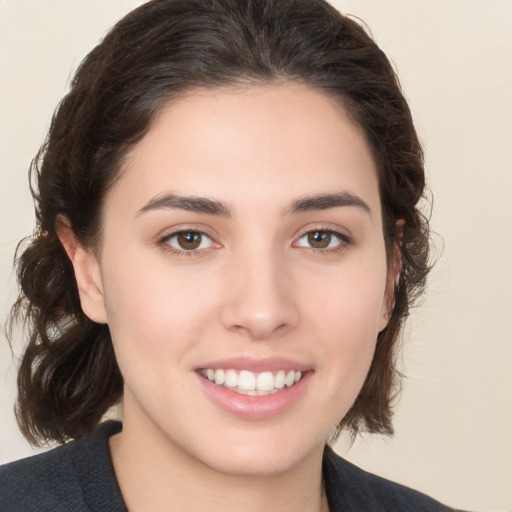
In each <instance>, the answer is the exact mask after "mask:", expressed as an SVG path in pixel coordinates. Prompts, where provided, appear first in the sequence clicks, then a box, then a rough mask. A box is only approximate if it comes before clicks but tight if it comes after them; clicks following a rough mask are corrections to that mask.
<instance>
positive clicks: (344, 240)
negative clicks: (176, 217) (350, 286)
mask: <svg viewBox="0 0 512 512" xmlns="http://www.w3.org/2000/svg"><path fill="white" fill-rule="evenodd" d="M313 233H323V234H325V235H328V236H331V237H335V238H337V239H338V242H339V243H338V244H337V245H336V246H335V247H326V248H315V247H307V246H303V245H297V244H298V243H299V242H300V241H301V240H302V239H303V238H305V237H307V236H309V235H311V234H313ZM181 234H194V235H200V236H201V237H206V238H207V239H209V240H210V242H211V244H212V245H213V244H215V242H214V241H213V239H212V238H211V237H210V236H209V235H208V234H207V233H205V232H204V231H201V230H198V229H180V230H178V231H173V232H172V233H170V234H168V235H166V236H164V237H163V238H161V239H160V240H159V241H158V245H160V246H161V247H162V249H163V250H164V251H167V252H170V253H172V254H176V255H178V256H185V257H191V256H202V255H203V254H204V251H208V250H209V249H210V248H211V247H206V248H200V247H198V248H194V249H190V250H187V249H177V248H176V247H173V246H172V245H170V241H171V240H172V239H173V238H175V237H178V236H179V235H181ZM202 243H203V240H201V242H200V245H201V244H202ZM329 243H330V241H329ZM351 243H352V240H351V239H350V237H348V236H347V235H345V234H343V233H340V232H339V231H335V230H333V229H330V228H325V227H318V228H314V229H309V230H308V231H306V232H304V233H303V234H302V235H301V236H300V237H299V238H298V239H297V241H296V242H294V243H293V246H294V247H299V248H304V249H307V250H309V251H311V252H312V253H313V254H322V255H324V256H326V255H329V254H335V253H339V252H341V251H344V250H346V249H347V247H348V246H349V245H351Z"/></svg>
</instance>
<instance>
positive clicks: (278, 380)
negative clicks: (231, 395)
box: [198, 368, 302, 396]
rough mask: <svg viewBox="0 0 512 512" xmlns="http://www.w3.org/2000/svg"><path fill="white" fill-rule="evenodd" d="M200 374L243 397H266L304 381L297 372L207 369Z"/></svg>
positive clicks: (199, 371) (200, 371)
mask: <svg viewBox="0 0 512 512" xmlns="http://www.w3.org/2000/svg"><path fill="white" fill-rule="evenodd" d="M198 373H199V374H200V375H202V376H203V377H204V378H205V379H208V380H209V381H210V382H212V383H214V384H216V385H217V386H221V387H223V388H226V389H229V390H230V391H234V392H235V393H239V394H241V395H249V396H265V395H271V394H273V393H277V392H278V391H280V390H282V389H284V388H285V387H286V388H289V387H292V386H294V385H295V384H296V383H297V382H299V381H300V380H301V379H302V372H301V371H298V370H297V371H295V370H289V371H286V370H278V371H275V372H271V371H265V372H261V373H255V372H251V371H249V370H241V371H240V372H237V371H236V370H232V369H228V370H223V369H219V368H217V369H213V368H205V369H201V370H198Z"/></svg>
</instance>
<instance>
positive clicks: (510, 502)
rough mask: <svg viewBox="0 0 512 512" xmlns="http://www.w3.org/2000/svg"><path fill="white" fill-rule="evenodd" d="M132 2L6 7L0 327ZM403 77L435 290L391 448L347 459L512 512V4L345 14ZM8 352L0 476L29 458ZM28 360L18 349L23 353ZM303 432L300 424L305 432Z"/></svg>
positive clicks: (388, 442)
mask: <svg viewBox="0 0 512 512" xmlns="http://www.w3.org/2000/svg"><path fill="white" fill-rule="evenodd" d="M140 3H141V2H140V1H139V2H137V1H134V0H108V1H105V0H88V1H87V2H78V1H76V0H44V1H41V0H0V319H1V320H2V321H3V320H4V319H5V317H6V315H7V312H8V310H9V307H10V304H11V303H12V301H13V300H14V298H15V290H16V288H15V279H14V276H13V272H12V257H13V253H14V250H15V247H16V244H17V242H18V241H19V240H20V239H21V238H22V237H23V236H25V235H28V234H30V233H31V232H32V230H33V222H34V221H33V209H32V202H31V198H30V194H29V191H28V186H27V169H28V165H29V162H30V160H31V158H32V157H33V156H34V154H35V152H36V151H37V149H38V147H39V145H40V144H41V142H42V141H43V138H44V135H45V131H46V129H47V127H48V124H49V120H50V117H51V114H52V112H53V109H54V108H55V106H56V104H57V102H58V101H59V99H60V98H61V97H62V95H63V94H64V92H65V91H66V88H67V85H68V82H69V78H70V76H71V72H70V70H71V69H75V68H76V66H77V64H78V63H79V62H80V60H81V59H82V58H83V57H84V56H85V54H86V52H87V51H88V50H90V49H91V48H92V47H93V45H94V44H95V43H96V42H97V41H98V40H99V38H100V37H101V36H102V35H103V34H104V33H105V31H106V30H107V29H108V28H109V27H110V26H111V25H112V23H113V22H114V21H115V20H117V19H118V18H119V17H120V16H121V15H123V14H124V13H126V12H127V11H128V10H130V9H131V8H132V7H134V6H136V5H138V4H140ZM333 4H334V5H335V6H336V7H338V8H339V9H340V10H342V11H343V12H346V13H351V14H354V15H356V16H358V17H360V18H362V19H363V20H364V21H365V22H366V23H367V24H368V25H369V26H370V27H371V30H372V33H373V35H374V37H375V38H376V40H377V42H378V43H379V45H380V46H381V47H382V48H383V50H384V51H385V52H386V53H387V54H388V56H389V57H390V58H391V60H392V61H393V62H394V63H395V65H396V67H397V69H398V73H399V76H400V78H401V81H402V84H403V88H404V90H405V93H406V96H407V97H408V98H409V100H410V103H411V107H412V110H413V115H414V116H415V119H416V125H417V129H418V132H419V134H420V137H421V139H422V141H423V143H424V145H425V150H426V162H427V173H428V178H429V182H430V186H431V188H432V190H433V193H434V197H435V201H434V213H433V216H432V227H433V229H434V230H435V231H436V232H438V233H439V234H440V235H442V238H443V239H444V243H442V242H441V241H440V240H439V239H438V241H437V247H438V250H437V252H438V254H440V253H441V249H442V247H443V246H444V250H443V251H442V254H441V255H440V258H439V261H438V263H437V265H436V267H435V270H434V271H433V274H432V278H431V282H430V291H429V294H428V296H427V299H426V301H425V303H424V304H423V306H422V308H421V310H419V311H417V312H415V313H414V314H413V317H412V319H411V322H410V323H409V327H408V328H407V329H406V332H405V337H404V350H403V356H402V363H403V370H404V373H405V374H406V379H405V380H404V389H403V393H402V397H401V400H400V402H399V403H398V405H397V407H396V420H395V428H396V435H395V437H394V438H392V439H389V438H379V437H372V436H364V437H363V438H361V439H359V440H357V441H356V443H355V445H354V446H353V447H352V448H351V449H350V450H348V451H347V446H348V442H347V440H346V439H342V440H341V441H340V442H339V443H338V445H337V449H338V451H339V452H340V453H342V454H343V455H344V456H346V457H347V458H349V459H351V460H353V461H355V462H356V463H357V464H359V465H361V466H362V467H364V468H366V469H368V470H371V471H373V472H376V473H378V474H381V475H383V476H387V477H388V478H391V479H393V480H396V481H399V482H402V483H405V484H408V485H410V486H412V487H415V488H417V489H420V490H422V491H424V492H427V493H429V494H431V495H433V496H435V497H437V498H438V499H439V500H441V501H444V502H446V503H448V504H450V505H452V506H456V507H460V508H466V509H471V510H507V509H508V510H511V509H512V441H511V434H512V402H511V398H510V397H511V394H512V371H511V369H510V368H511V366H512V339H511V338H512V336H511V333H510V328H509V324H510V318H511V317H512V270H511V268H512V169H511V167H512V164H511V162H512V150H511V148H512V99H511V98H512V97H511V92H510V91H511V89H512V56H511V50H512V29H511V27H512V1H511V0H492V1H491V2H484V1H483V0H464V1H463V0H414V1H411V0H388V1H386V2H383V1H382V0H338V1H335V2H333ZM0 336H2V338H1V340H0V358H1V360H0V462H6V461H9V460H12V459H16V458H20V457H22V456H26V455H29V454H31V453H32V449H31V448H30V446H29V445H28V444H27V443H26V442H25V441H24V440H23V438H22V437H21V435H20V434H19V433H18V431H17V427H16V424H15V420H14V416H13V413H12V406H13V402H14V396H15V363H14V362H13V361H12V360H11V353H10V350H9V347H8V344H7V341H5V339H4V337H3V335H0ZM15 349H16V347H15ZM297 428H300V425H298V426H297Z"/></svg>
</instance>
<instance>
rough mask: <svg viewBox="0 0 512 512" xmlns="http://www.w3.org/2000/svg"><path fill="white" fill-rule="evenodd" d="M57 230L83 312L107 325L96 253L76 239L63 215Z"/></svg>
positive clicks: (59, 219) (60, 217) (59, 217)
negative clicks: (71, 267)
mask: <svg viewBox="0 0 512 512" xmlns="http://www.w3.org/2000/svg"><path fill="white" fill-rule="evenodd" d="M55 229H56V231H57V236H58V237H59V240H60V243H61V244H62V246H63V247H64V250H65V251H66V254H67V255H68V257H69V259H70V260H71V263H72V264H73V268H74V270H75V279H76V284H77V287H78V292H79V294H80V303H81V305H82V310H83V312H84V313H85V314H86V315H87V316H88V317H89V318H90V319H91V320H92V321H93V322H97V323H100V324H106V323H107V313H106V309H105V301H104V295H103V282H102V278H101V268H100V264H99V261H98V258H97V257H96V255H95V254H94V251H93V250H92V249H90V248H88V247H85V246H84V245H83V244H82V243H81V242H80V241H79V240H78V238H77V237H76V235H75V233H74V231H73V229H72V228H71V223H70V222H69V220H68V219H67V218H66V217H64V216H63V215H58V216H57V220H56V222H55Z"/></svg>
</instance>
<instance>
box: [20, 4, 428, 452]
mask: <svg viewBox="0 0 512 512" xmlns="http://www.w3.org/2000/svg"><path fill="white" fill-rule="evenodd" d="M283 81H295V82H299V83H302V84H306V85H308V86H310V87H312V88H315V89H316V90H319V91H320V92H323V93H325V94H328V95H329V96H331V97H334V98H336V99H337V100H338V101H339V103H340V104H341V105H342V106H343V108H344V109H345V110H346V111H347V112H348V113H349V115H350V116H351V117H352V119H353V120H354V121H355V122H356V123H357V124H358V125H359V126H360V127H361V128H362V130H363V131H364V133H365V135H366V137H367V140H368V142H369V145H370V147H371V150H372V152H373V156H374V159H375V162H376V166H377V169H378V177H379V185H380V195H381V201H382V210H383V231H384V237H385V241H386V248H387V254H388V261H391V258H392V257H393V254H394V253H395V251H396V247H400V253H401V273H400V280H399V283H398V285H397V287H396V290H395V306H394V310H393V312H392V315H391V318H390V321H389V323H388V325H387V327H386V328H385V329H384V330H383V331H382V332H381V333H380V334H379V336H378V340H377V347H376V351H375V356H374V358H373V362H372V364H371V368H370V370H369V373H368V376H367V378H366V381H365V383H364V385H363V388H362V389H361V391H360V393H359V395H358V397H357V399H356V400H355V403H354V404H353V406H352V408H351V409H350V410H349V412H348V413H347V414H346V416H345V417H344V418H343V420H342V421H341V423H340V424H339V425H338V427H337V429H336V430H335V432H334V436H333V437H336V435H337V434H338V433H339V432H340V431H341V429H348V430H349V431H351V432H352V433H353V434H355V433H357V432H359V431H368V432H373V433H377V432H378V433H384V434H391V433H392V431H393V429H392V423H391V418H392V403H393V398H394V397H395V395H396V394H397V391H398V390H399V381H400V378H399V377H400V375H399V373H398V372H397V370H396V365H395V359H396V351H397V342H398V339H399V334H400V330H401V326H402V325H403V322H404V320H405V318H406V317H407V315H408V312H409V308H410V306H411V305H412V304H413V302H414V300H415V299H417V298H418V297H419V296H420V295H421V293H422V291H423V290H424V286H425V280H426V276H427V274H428V270H429V265H428V248H429V229H428V222H427V220H426V219H425V217H424V216H423V215H422V213H421V211H420V209H419V207H418V202H419V201H420V199H421V198H422V196H423V195H424V187H425V180H424V168H423V154H422V149H421V145H420V143H419V141H418V137H417V135H416V132H415V129H414V125H413V122H412V118H411V113H410V110H409V107H408V105H407V102H406V100H405V98H404V96H403V94H402V92H401V89H400V85H399V82H398V79H397V77H396V75H395V72H394V70H393V67H392V66H391V65H390V63H389V61H388V59H387V58H386V56H385V55H384V53H383V52H382V51H381V50H380V49H379V48H378V46H377V45H376V43H375V42H374V41H373V39H372V38H371V37H370V36H369V35H368V33H367V32H366V31H365V29H364V28H363V27H362V26H361V25H359V24H358V23H357V22H356V21H354V20H352V19H351V18H349V17H347V16H344V15H342V14H340V13H339V12H338V11H336V10H335V9H334V8H333V7H332V6H330V5H329V4H328V3H327V2H325V1H323V0H152V1H150V2H147V3H145V4H143V5H142V6H140V7H139V8H137V9H135V10H134V11H132V12H130V13H129V14H128V15H127V16H125V17H124V18H123V19H122V20H120V21H119V22H118V23H117V24H116V25H115V26H114V27H113V29H112V30H111V31H110V32H109V33H108V34H107V35H106V36H105V37H104V39H103V40H102V41H101V43H100V44H99V45H98V46H97V47H96V48H94V49H93V50H92V51H91V52H90V53H89V55H88V56H87V57H86V58H85V60H84V61H83V62H82V64H81V65H80V67H79V69H78V70H77V72H76V74H75V76H74V79H73V80H72V83H71V87H70V90H69V92H68V93H67V95H66V96H65V97H64V98H63V100H62V101H61V103H60V105H59V106H58V108H57V110H56V112H55V114H54V116H53V119H52V123H51V127H50V129H49V133H48V136H47V138H46V141H45V142H44V144H43V146H42V147H41V149H40V151H39V152H38V154H37V156H36V157H35V159H34V160H33V162H32V166H31V178H32V183H33V190H32V192H33V197H34V201H35V206H36V217H37V223H38V226H39V228H38V232H37V233H36V236H34V237H33V238H31V239H29V240H27V241H25V242H24V243H22V244H21V245H20V247H19V249H18V252H17V260H16V265H17V275H18V281H19V285H20V295H19V297H18V299H17V301H16V303H15V304H14V306H13V309H12V312H11V317H10V325H11V333H12V332H13V330H12V329H13V326H14V325H15V323H16V322H17V321H19V320H20V319H23V320H24V322H25V325H26V327H27V329H28V341H27V344H26V347H25V350H24V353H23V356H22V360H21V364H20V368H19V373H18V399H17V405H16V415H17V420H18V423H19V426H20V428H21V430H22V432H23V433H24V435H25V436H26V437H27V438H28V439H29V440H30V441H31V442H32V443H40V442H42V441H48V440H55V441H57V442H61V443H62V442H65V441H66V440H68V439H72V438H78V437H80V436H82V435H84V434H87V433H89V432H90V431H91V430H93V429H94V428H95V427H96V425H97V424H98V422H99V421H100V419H101V417H102V415H103V414H104V413H105V411H106V410H107V409H108V408H109V407H110V406H111V405H113V404H115V403H117V402H118V401H119V400H120V399H121V397H122V391H123V378H122V376H121V373H120V371H119V368H118V366H117V363H116V359H115V355H114V351H113V348H112V343H111V339H110V333H109V329H108V326H107V325H99V324H96V323H94V322H93V321H91V320H90V319H89V318H87V317H86V316H85V314H84V313H83V311H82V309H81V307H80V300H79V296H78V290H77V286H76V282H75V277H74V273H73V268H72V265H71V262H70V260H69V259H68V257H67V255H66V253H65V251H64V249H63V247H62V245H61V243H60V241H59V239H58V237H57V234H56V229H55V223H56V219H57V216H58V215H63V216H65V217H66V218H67V219H68V220H69V222H70V224H71V227H72V230H73V232H74V233H75V235H76V237H77V238H78V239H79V240H80V241H81V242H82V243H83V244H85V245H87V246H94V244H96V243H97V242H98V236H99V227H100V221H101V211H102V203H103V200H104V198H105V194H106V193H107V191H108V190H109V187H111V186H112V185H113V183H115V180H116V177H117V176H118V174H119V172H120V169H121V167H122V162H123V157H124V156H125V155H126V154H127V152H128V151H129V150H130V148H131V147H132V146H133V145H134V144H135V143H137V142H138V141H140V140H141V139H142V138H143V137H144V135H145V134H146V133H147V131H148V129H149V127H150V125H151V122H152V120H153V118H154V116H155V113H156V112H158V110H159V108H160V107H161V106H162V105H164V104H165V103H166V102H168V101H169V100H171V99H172V98H175V97H177V96H179V95H180V94H184V93H186V92H187V91H189V90H191V89H193V88H198V87H201V88H215V87H221V86H226V85H244V84H265V83H278V82H283ZM399 219H403V220H404V221H405V224H404V227H403V233H399V232H398V230H397V227H396V226H397V220H399ZM11 339H12V334H11Z"/></svg>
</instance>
